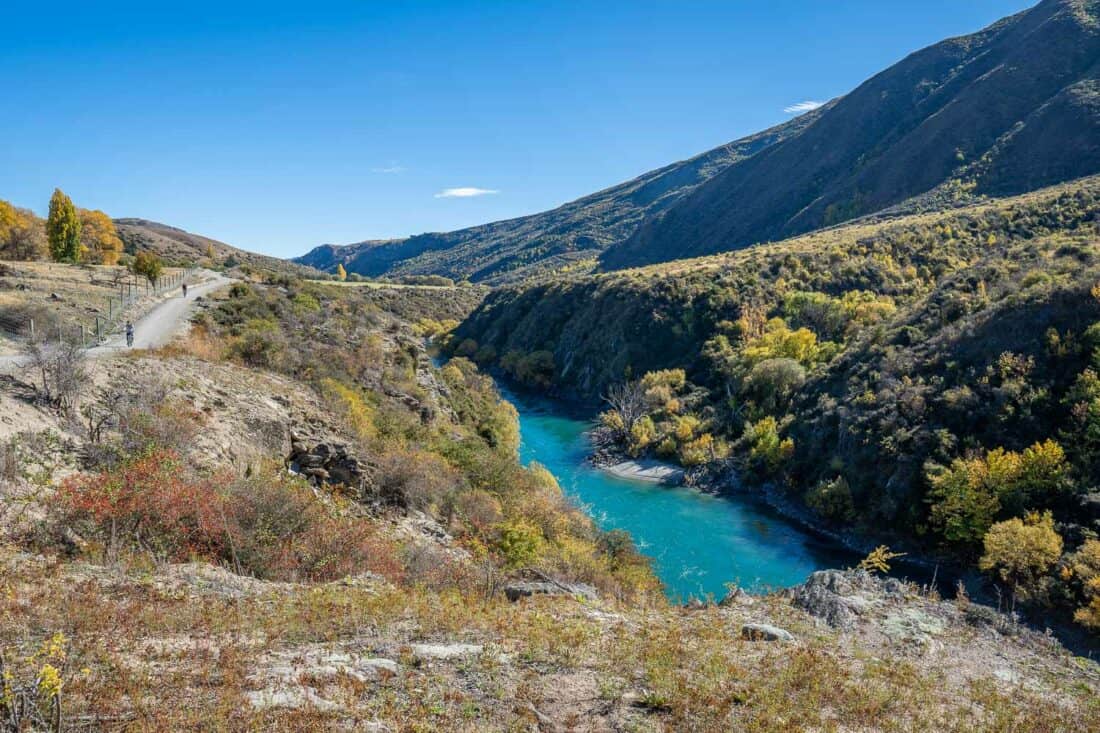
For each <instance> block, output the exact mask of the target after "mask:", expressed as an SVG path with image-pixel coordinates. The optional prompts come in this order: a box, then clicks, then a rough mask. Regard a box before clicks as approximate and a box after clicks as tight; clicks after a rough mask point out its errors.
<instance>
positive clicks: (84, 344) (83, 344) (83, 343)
mask: <svg viewBox="0 0 1100 733" xmlns="http://www.w3.org/2000/svg"><path fill="white" fill-rule="evenodd" d="M80 348H82V349H86V348H88V332H87V331H86V330H85V328H84V324H83V323H81V324H80Z"/></svg>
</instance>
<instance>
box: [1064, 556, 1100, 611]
mask: <svg viewBox="0 0 1100 733" xmlns="http://www.w3.org/2000/svg"><path fill="white" fill-rule="evenodd" d="M1068 570H1069V575H1070V577H1075V578H1076V579H1077V581H1078V582H1080V583H1081V592H1082V593H1083V594H1084V597H1085V604H1084V605H1083V606H1081V607H1080V608H1078V609H1077V611H1076V612H1075V613H1074V614H1073V619H1074V621H1076V622H1077V623H1079V624H1081V625H1082V626H1087V627H1088V628H1090V629H1096V630H1098V631H1100V540H1087V541H1086V542H1085V544H1083V545H1081V548H1080V549H1079V550H1078V551H1077V552H1075V553H1074V554H1073V555H1071V556H1070V563H1069V568H1068Z"/></svg>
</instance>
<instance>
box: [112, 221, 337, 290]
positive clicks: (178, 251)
mask: <svg viewBox="0 0 1100 733" xmlns="http://www.w3.org/2000/svg"><path fill="white" fill-rule="evenodd" d="M115 227H116V228H117V229H118V236H119V237H121V238H122V241H123V243H124V245H125V249H126V252H128V253H130V254H135V253H137V252H138V251H141V250H147V251H150V252H154V253H156V254H157V255H158V256H159V257H161V258H162V259H164V260H165V261H167V262H179V263H193V262H201V261H207V262H209V263H210V264H211V265H213V266H227V267H236V266H238V265H247V266H249V267H252V268H254V269H258V270H267V271H269V272H278V273H285V274H292V275H296V276H299V277H311V276H318V275H320V274H321V273H320V272H319V271H318V270H315V269H313V268H311V267H307V266H303V265H299V264H295V263H293V262H288V261H287V260H282V259H279V258H278V257H269V256H267V255H260V254H255V253H253V252H246V251H244V250H242V249H238V248H236V247H233V246H231V245H228V244H226V243H225V242H219V241H218V240H216V239H211V238H209V237H204V236H201V235H199V234H192V233H191V232H186V231H184V230H182V229H177V228H176V227H172V226H168V225H167V224H159V223H157V222H155V221H147V220H145V219H115ZM211 255H213V256H211Z"/></svg>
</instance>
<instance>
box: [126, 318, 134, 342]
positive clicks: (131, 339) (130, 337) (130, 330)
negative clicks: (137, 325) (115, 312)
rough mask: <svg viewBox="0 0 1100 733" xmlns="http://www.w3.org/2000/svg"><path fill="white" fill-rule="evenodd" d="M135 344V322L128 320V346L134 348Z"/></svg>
mask: <svg viewBox="0 0 1100 733" xmlns="http://www.w3.org/2000/svg"><path fill="white" fill-rule="evenodd" d="M133 345H134V324H133V323H131V322H130V321H126V346H128V347H131V348H133Z"/></svg>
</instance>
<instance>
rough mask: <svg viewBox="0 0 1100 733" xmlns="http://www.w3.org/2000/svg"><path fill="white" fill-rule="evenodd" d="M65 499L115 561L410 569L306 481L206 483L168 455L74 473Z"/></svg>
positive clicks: (275, 573)
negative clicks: (141, 558)
mask: <svg viewBox="0 0 1100 733" xmlns="http://www.w3.org/2000/svg"><path fill="white" fill-rule="evenodd" d="M218 486H223V487H225V488H223V489H219V488H218ZM58 499H59V505H60V507H61V509H62V510H63V512H64V514H65V519H66V521H68V522H70V523H73V524H76V525H78V531H80V532H82V533H83V534H85V535H86V536H88V537H97V538H98V539H99V540H100V541H101V542H102V543H103V544H104V546H105V548H106V553H107V555H108V557H117V555H118V553H119V551H120V550H123V549H126V550H128V551H131V552H141V553H150V554H152V555H153V556H154V557H155V558H156V559H158V560H169V561H184V560H190V559H192V558H196V557H200V558H204V559H207V560H210V561H213V562H219V563H222V564H224V565H226V566H228V567H231V568H234V569H236V570H238V571H242V572H248V573H251V574H254V575H256V576H258V577H261V578H271V579H280V580H311V581H325V580H333V579H336V578H341V577H344V576H345V575H354V574H357V573H361V572H364V571H368V570H369V571H372V572H377V573H380V574H383V575H385V576H386V577H387V578H390V579H397V578H398V577H400V576H401V575H402V573H403V569H402V567H401V564H400V562H399V561H398V559H397V555H398V552H397V549H396V548H395V547H394V546H393V545H392V543H389V542H387V541H386V540H384V539H382V538H380V537H379V536H378V535H377V534H376V533H375V531H374V528H373V527H372V526H371V525H370V524H369V523H368V522H366V521H365V520H362V519H357V518H354V517H340V516H333V515H331V514H330V513H329V511H328V510H327V509H326V507H325V506H324V505H322V504H321V503H320V502H318V501H317V499H316V498H315V497H314V496H313V494H312V493H311V492H310V490H309V489H308V488H307V487H306V486H304V485H303V484H302V483H301V482H300V481H298V480H296V479H292V478H290V477H287V476H282V475H276V476H270V475H268V476H262V475H261V476H254V477H251V478H245V479H233V478H230V477H221V478H220V479H219V480H211V479H206V478H199V477H195V476H193V475H192V474H191V473H190V472H189V471H188V470H187V469H186V467H185V466H184V465H183V463H182V462H181V461H180V458H179V455H178V454H176V453H175V452H173V451H170V450H161V451H156V452H153V453H150V454H148V455H146V456H143V457H141V458H139V459H137V460H134V461H132V462H130V463H127V464H124V465H122V466H120V467H118V468H116V469H113V470H108V471H104V472H102V473H98V474H93V475H80V476H74V477H72V478H70V479H69V480H67V481H65V482H64V484H63V485H62V486H61V489H60V490H59V492H58Z"/></svg>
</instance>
